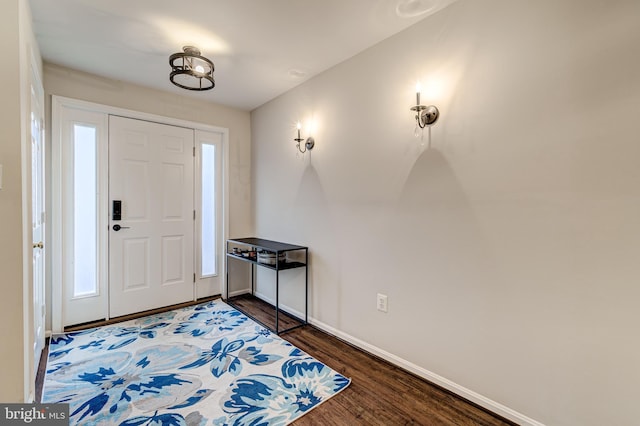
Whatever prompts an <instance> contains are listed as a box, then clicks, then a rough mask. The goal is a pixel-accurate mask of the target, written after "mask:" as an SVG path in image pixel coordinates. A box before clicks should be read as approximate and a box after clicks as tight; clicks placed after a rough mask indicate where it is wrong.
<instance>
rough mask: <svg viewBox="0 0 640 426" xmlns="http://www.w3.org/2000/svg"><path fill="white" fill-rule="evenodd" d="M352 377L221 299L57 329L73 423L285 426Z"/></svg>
mask: <svg viewBox="0 0 640 426" xmlns="http://www.w3.org/2000/svg"><path fill="white" fill-rule="evenodd" d="M349 383H350V380H349V379H347V378H346V377H344V376H342V375H340V374H338V373H337V372H336V371H334V370H332V369H330V368H329V367H327V366H326V365H324V364H322V363H321V362H319V361H317V360H316V359H314V358H312V357H310V356H309V355H307V354H305V353H304V352H302V351H301V350H299V349H297V348H296V347H294V346H292V345H291V344H290V343H288V342H286V341H284V340H282V339H281V338H279V337H278V336H276V335H275V334H272V333H271V332H270V331H268V330H266V329H265V328H263V327H262V326H260V325H258V324H257V323H255V322H254V321H252V320H251V319H249V318H247V317H246V316H244V315H243V314H242V313H240V312H238V311H237V310H235V309H233V308H231V307H230V306H229V305H227V304H225V303H224V302H222V301H219V300H215V301H213V302H209V303H206V304H202V305H197V306H193V307H189V308H185V309H181V310H176V311H171V312H166V313H163V314H159V315H152V316H148V317H144V318H140V319H137V320H131V321H127V322H123V323H120V324H116V325H113V326H105V327H100V328H94V329H90V330H84V331H79V332H74V333H66V334H61V335H55V336H53V337H52V338H51V343H50V347H49V359H48V362H47V372H46V376H45V380H44V390H43V396H42V402H43V403H69V404H70V417H71V419H70V420H71V424H83V425H84V424H86V425H126V426H141V425H190V426H191V425H193V426H195V425H198V426H200V425H203V426H204V425H265V426H266V425H285V424H289V423H291V422H292V421H294V420H295V419H297V418H298V417H300V416H302V415H303V414H305V413H306V412H308V411H309V410H311V409H312V408H314V407H315V406H317V405H318V404H320V403H322V402H324V401H326V400H327V399H329V398H330V397H332V396H333V395H335V394H337V393H338V392H340V391H341V390H343V389H344V388H346V387H347V386H348V385H349Z"/></svg>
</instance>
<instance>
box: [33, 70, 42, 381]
mask: <svg viewBox="0 0 640 426" xmlns="http://www.w3.org/2000/svg"><path fill="white" fill-rule="evenodd" d="M44 160H45V153H44V93H43V89H42V84H41V83H40V78H39V76H38V73H37V71H36V69H35V68H34V67H32V80H31V197H32V199H31V213H32V215H31V217H32V238H33V241H32V242H33V259H32V268H33V271H32V272H33V300H32V303H33V365H32V366H31V367H32V369H33V370H32V372H33V377H34V378H35V376H36V373H37V369H38V363H39V362H40V354H41V353H42V350H43V348H44V343H45V336H44V335H45V318H44V316H45V254H44V253H45V252H44V250H45V203H44V201H45V197H44V188H45V185H44V164H45V161H44Z"/></svg>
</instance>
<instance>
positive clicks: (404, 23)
mask: <svg viewBox="0 0 640 426" xmlns="http://www.w3.org/2000/svg"><path fill="white" fill-rule="evenodd" d="M453 1H455V0H178V1H168V0H55V1H53V0H30V4H31V8H32V14H33V21H34V32H35V34H36V38H37V40H38V44H39V46H40V50H41V53H42V56H43V58H44V60H45V61H47V62H51V63H55V64H58V65H63V66H66V67H70V68H74V69H77V70H81V71H85V72H89V73H92V74H96V75H99V76H103V77H109V78H113V79H117V80H122V81H127V82H131V83H136V84H140V85H144V86H149V87H153V88H157V89H160V90H165V91H171V92H174V93H179V94H182V95H187V96H195V97H198V98H201V99H204V100H207V101H210V102H215V103H219V104H223V105H228V106H232V107H236V108H241V109H245V110H251V109H254V108H256V107H258V106H260V105H262V104H263V103H265V102H267V101H269V100H271V99H273V98H275V97H277V96H278V95H280V94H282V93H284V92H286V91H287V90H289V89H291V88H293V87H295V86H296V85H298V84H300V83H302V82H303V81H305V80H306V79H308V78H310V77H312V76H313V75H315V74H318V73H320V72H322V71H324V70H326V69H328V68H330V67H332V66H334V65H336V64H338V63H340V62H342V61H344V60H345V59H348V58H350V57H352V56H354V55H356V54H357V53H359V52H361V51H363V50H365V49H367V48H368V47H370V46H372V45H374V44H376V43H378V42H380V41H382V40H384V39H385V38H388V37H390V36H392V35H393V34H395V33H397V32H399V31H401V30H403V29H405V28H407V27H409V26H411V25H413V24H415V23H416V22H418V21H419V20H421V19H423V18H425V17H426V16H429V15H430V14H432V13H435V12H436V11H438V10H440V9H442V8H443V7H445V6H447V5H448V4H450V3H452V2H453ZM186 45H193V46H196V47H198V48H200V50H201V51H202V54H203V55H204V56H206V57H208V58H210V59H211V60H212V61H213V62H214V64H215V73H214V78H215V81H216V87H215V88H214V89H213V90H210V91H206V92H191V91H187V90H183V89H179V88H177V87H175V86H173V85H172V84H171V83H170V82H169V78H168V75H169V72H170V66H169V60H168V58H169V55H171V54H172V53H175V52H179V51H181V50H182V47H183V46H186Z"/></svg>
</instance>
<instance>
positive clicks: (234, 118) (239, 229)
mask: <svg viewBox="0 0 640 426" xmlns="http://www.w3.org/2000/svg"><path fill="white" fill-rule="evenodd" d="M167 84H171V83H170V82H169V78H168V74H167ZM44 88H45V94H46V101H47V105H46V111H47V126H46V127H47V129H48V132H49V134H48V135H47V141H48V144H49V148H50V143H51V137H50V132H51V95H59V96H65V97H69V98H75V99H81V100H85V101H89V102H94V103H98V104H103V105H108V106H112V107H118V108H125V109H129V110H133V111H140V112H144V113H149V114H156V115H159V116H163V117H170V118H177V119H182V120H188V121H192V122H197V123H204V124H209V125H214V126H218V127H225V128H227V129H229V235H230V236H235V237H237V236H245V235H251V234H252V233H253V228H252V220H251V207H250V203H251V196H250V180H251V178H250V175H251V172H250V165H251V128H250V115H249V112H247V111H242V110H238V109H235V108H230V107H225V106H222V105H217V104H215V103H213V102H210V101H207V99H208V98H209V99H210V94H211V93H210V92H206V93H202V95H203V99H202V100H200V99H195V98H191V97H186V96H176V95H175V94H173V93H169V92H162V91H159V90H154V89H149V88H146V87H141V86H137V85H133V84H129V83H124V82H121V81H116V80H111V79H106V78H103V77H99V76H96V75H92V74H87V73H83V72H80V71H77V70H72V69H69V68H65V67H61V66H58V65H55V64H51V63H45V66H44ZM214 90H215V89H214ZM207 95H209V96H207ZM50 152H51V151H50V150H49V153H48V154H50ZM47 158H48V159H49V161H50V158H51V155H47ZM47 170H48V171H50V170H51V167H50V165H47ZM47 181H48V183H49V185H50V184H51V179H48V180H47ZM47 193H48V194H51V188H50V186H49V188H48V191H47ZM50 205H51V198H50V197H49V200H48V206H49V209H48V210H50ZM47 285H48V286H47V295H48V296H47V300H49V301H50V300H51V279H50V277H49V279H48V280H47ZM48 309H49V311H48V312H47V330H50V329H51V311H50V309H51V304H50V303H49V304H48Z"/></svg>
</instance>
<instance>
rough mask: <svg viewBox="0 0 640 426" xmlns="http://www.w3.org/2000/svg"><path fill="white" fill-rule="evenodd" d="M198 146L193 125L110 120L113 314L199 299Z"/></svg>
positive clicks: (112, 315)
mask: <svg viewBox="0 0 640 426" xmlns="http://www.w3.org/2000/svg"><path fill="white" fill-rule="evenodd" d="M193 146H194V132H193V130H192V129H185V128H181V127H174V126H168V125H164V124H158V123H152V122H148V121H141V120H134V119H129V118H123V117H115V116H111V117H110V119H109V199H110V200H111V201H112V202H113V200H121V202H122V220H119V221H117V220H113V217H111V220H110V224H109V225H110V231H109V276H110V280H109V281H110V291H109V314H110V317H116V316H120V315H125V314H129V313H133V312H140V311H144V310H147V309H152V308H157V307H161V306H167V305H171V304H175V303H180V302H185V301H189V300H193V299H194V283H193V272H194V260H193V259H194V258H193V233H194V221H193V209H194V203H193V164H194V156H193ZM114 225H119V226H120V227H121V229H119V230H116V228H114Z"/></svg>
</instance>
